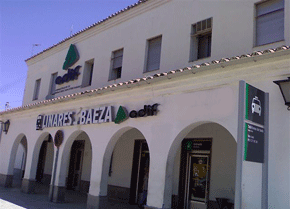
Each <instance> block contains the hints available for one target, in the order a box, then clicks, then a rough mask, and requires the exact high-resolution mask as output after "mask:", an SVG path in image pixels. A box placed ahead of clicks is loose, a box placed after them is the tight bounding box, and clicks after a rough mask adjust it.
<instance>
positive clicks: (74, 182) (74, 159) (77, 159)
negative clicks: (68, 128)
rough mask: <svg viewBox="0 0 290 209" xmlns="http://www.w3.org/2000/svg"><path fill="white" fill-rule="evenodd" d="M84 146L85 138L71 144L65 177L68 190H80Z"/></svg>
mask: <svg viewBox="0 0 290 209" xmlns="http://www.w3.org/2000/svg"><path fill="white" fill-rule="evenodd" d="M84 148H85V140H76V141H74V142H73V144H72V148H71V154H70V163H69V173H68V179H67V189H69V190H74V191H80V183H81V175H82V164H83V156H84Z"/></svg>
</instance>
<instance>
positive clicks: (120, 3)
mask: <svg viewBox="0 0 290 209" xmlns="http://www.w3.org/2000/svg"><path fill="white" fill-rule="evenodd" d="M137 1H138V0H0V24H1V28H0V40H1V42H0V57H1V60H0V111H2V110H4V108H5V103H6V102H9V103H10V107H18V106H21V105H22V98H23V92H24V88H25V80H26V72H27V66H26V63H25V61H24V60H26V59H27V58H29V57H31V55H32V48H33V54H36V53H38V52H41V51H43V50H44V49H46V48H48V47H50V46H52V45H54V44H56V43H58V42H60V41H61V40H63V39H65V38H67V37H69V36H70V30H71V27H72V26H73V33H76V32H78V31H80V30H82V29H84V28H86V27H88V26H90V25H92V24H93V23H95V22H98V21H99V20H102V19H104V18H106V17H108V16H109V15H111V14H113V13H115V12H117V11H119V10H121V9H123V8H125V7H127V6H129V5H131V4H134V3H136V2H137ZM33 44H40V46H35V47H33Z"/></svg>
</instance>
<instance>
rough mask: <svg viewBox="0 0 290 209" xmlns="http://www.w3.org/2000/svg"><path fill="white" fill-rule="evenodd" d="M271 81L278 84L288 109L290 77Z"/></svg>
mask: <svg viewBox="0 0 290 209" xmlns="http://www.w3.org/2000/svg"><path fill="white" fill-rule="evenodd" d="M273 82H274V83H276V84H277V85H278V86H279V88H280V91H281V93H282V96H283V98H284V101H285V105H287V106H288V110H290V77H288V79H286V80H279V81H273Z"/></svg>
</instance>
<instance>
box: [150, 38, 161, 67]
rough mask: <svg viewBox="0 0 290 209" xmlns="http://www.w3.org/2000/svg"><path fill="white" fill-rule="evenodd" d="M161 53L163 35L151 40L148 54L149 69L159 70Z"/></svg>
mask: <svg viewBox="0 0 290 209" xmlns="http://www.w3.org/2000/svg"><path fill="white" fill-rule="evenodd" d="M160 55H161V36H160V37H158V38H154V39H152V40H149V43H148V56H147V71H152V70H158V69H159V67H160V57H161V56H160Z"/></svg>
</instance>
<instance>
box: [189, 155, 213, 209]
mask: <svg viewBox="0 0 290 209" xmlns="http://www.w3.org/2000/svg"><path fill="white" fill-rule="evenodd" d="M209 160H210V155H197V154H188V163H189V164H188V171H187V192H186V193H187V205H188V206H187V208H188V209H193V208H206V205H207V200H208V191H209Z"/></svg>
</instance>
